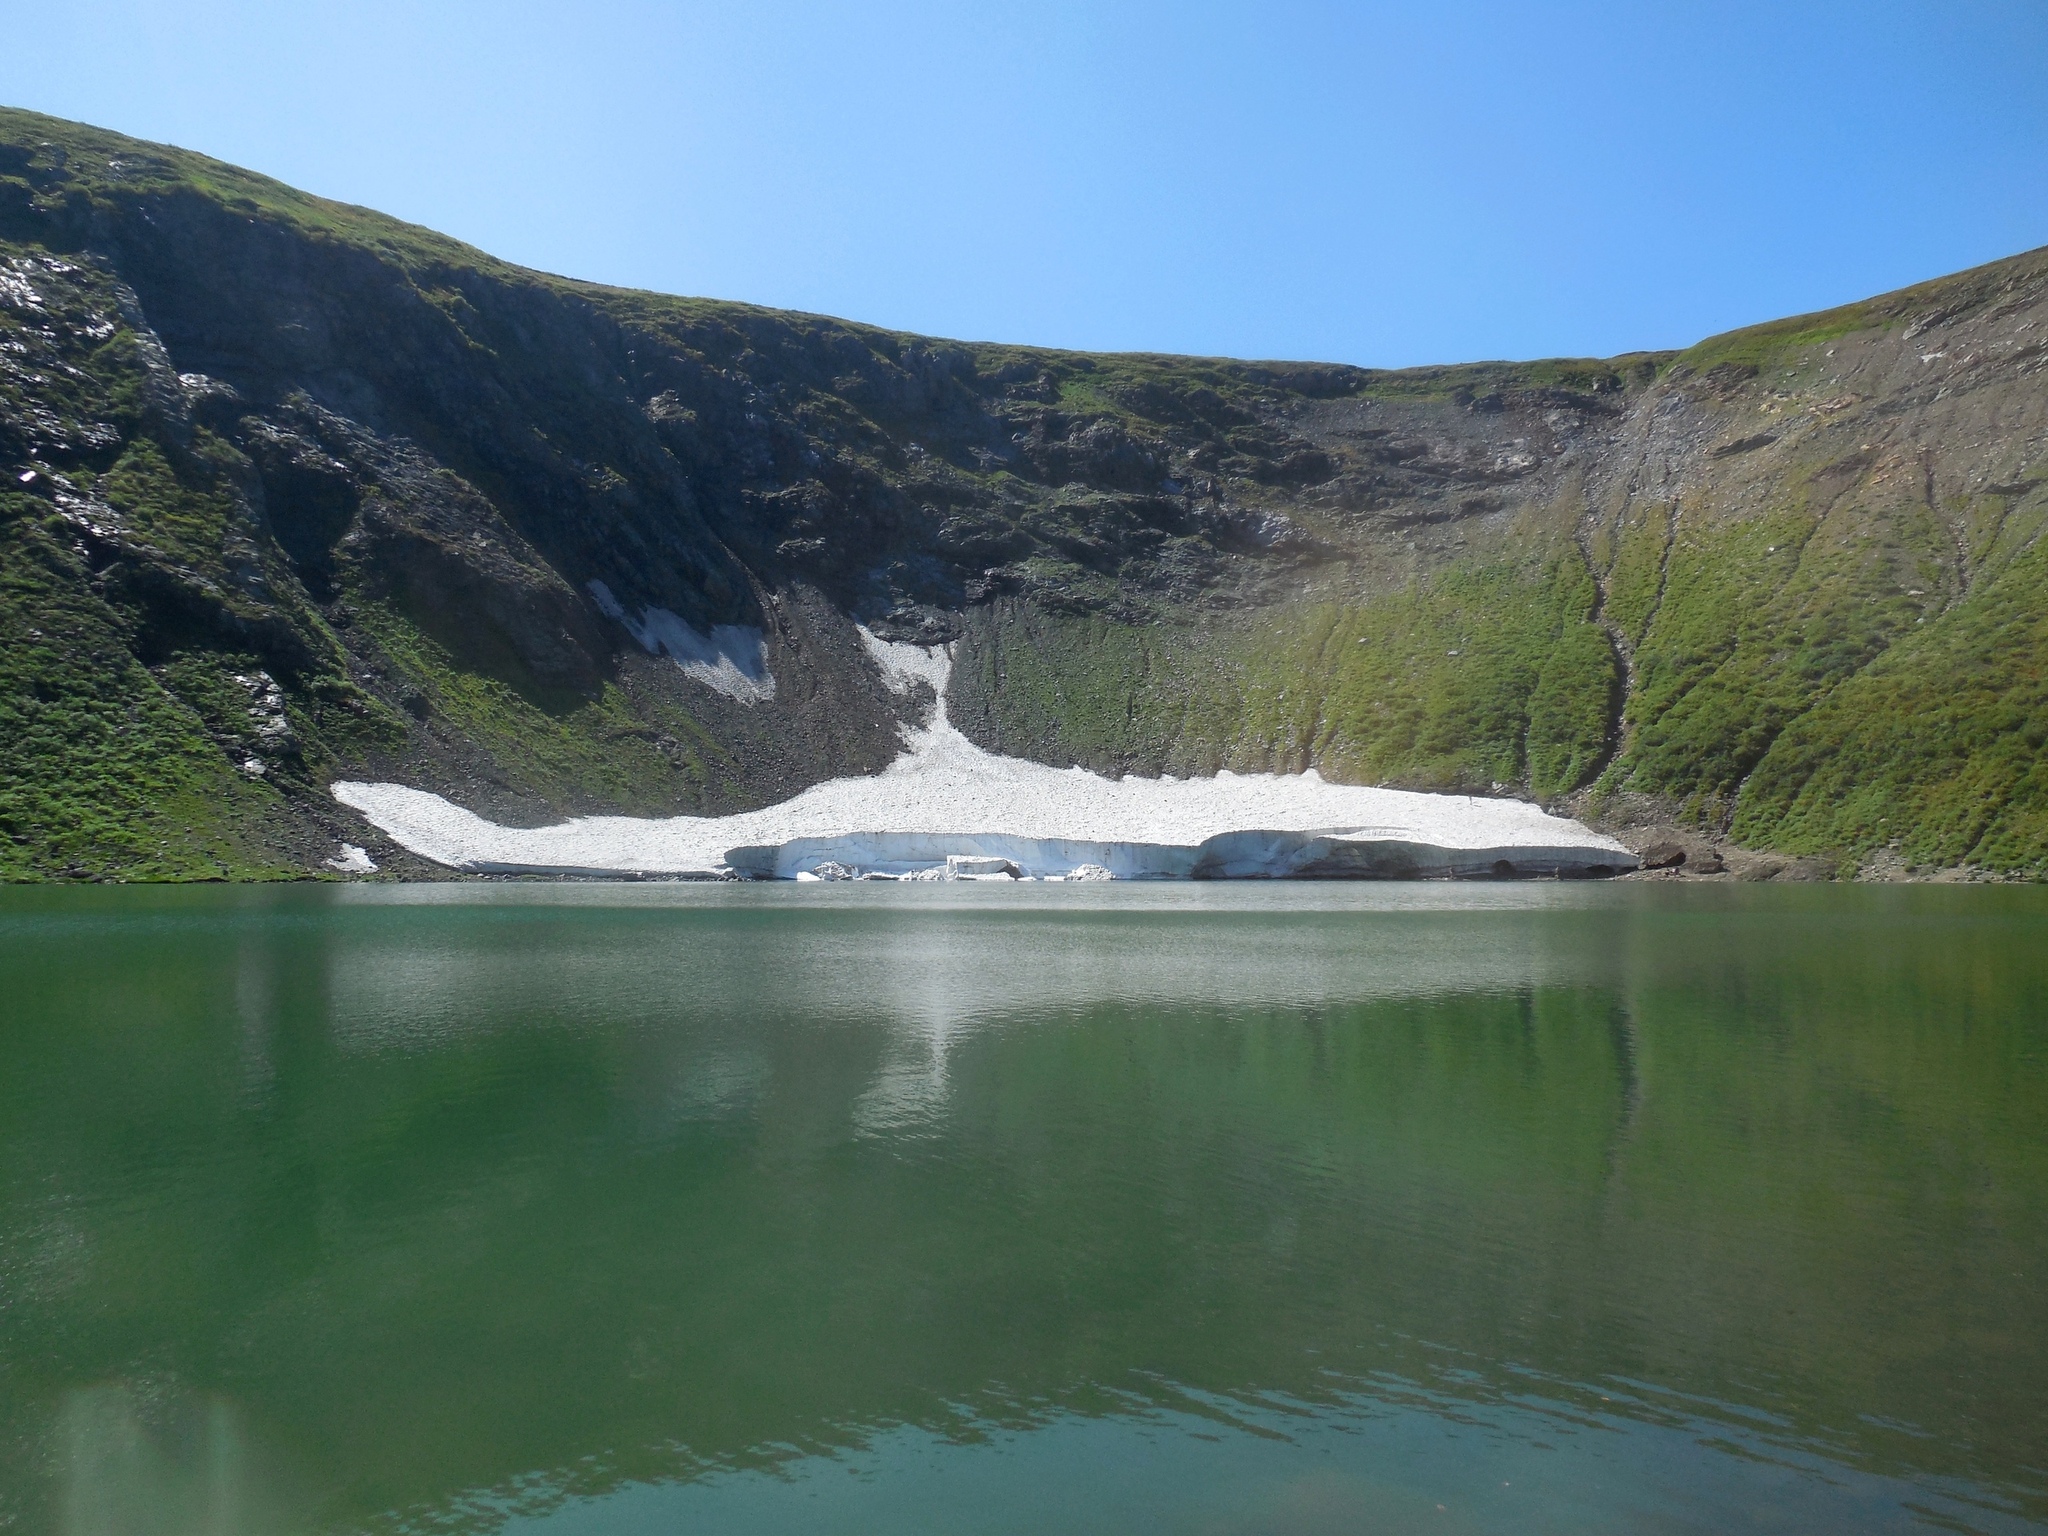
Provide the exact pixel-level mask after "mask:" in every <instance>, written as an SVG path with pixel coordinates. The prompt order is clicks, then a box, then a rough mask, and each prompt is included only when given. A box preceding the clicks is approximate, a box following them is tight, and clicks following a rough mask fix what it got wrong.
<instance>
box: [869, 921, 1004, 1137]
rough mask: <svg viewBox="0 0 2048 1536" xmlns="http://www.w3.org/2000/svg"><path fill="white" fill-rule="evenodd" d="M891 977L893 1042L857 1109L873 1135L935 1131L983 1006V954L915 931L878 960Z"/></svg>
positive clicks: (896, 938)
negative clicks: (964, 1036)
mask: <svg viewBox="0 0 2048 1536" xmlns="http://www.w3.org/2000/svg"><path fill="white" fill-rule="evenodd" d="M878 959H879V969H880V972H881V975H882V977H883V978H886V981H885V987H886V990H885V992H884V993H883V996H884V997H886V999H887V1001H888V1004H889V1015H890V1017H889V1025H888V1030H889V1038H888V1044H887V1045H886V1046H885V1047H884V1049H883V1053H882V1061H881V1065H880V1066H879V1067H878V1068H877V1069H876V1073H875V1081H874V1083H873V1084H872V1085H871V1086H870V1087H869V1088H868V1089H867V1091H866V1092H864V1093H863V1094H862V1095H861V1096H860V1098H859V1100H858V1101H856V1103H855V1104H854V1109H853V1121H854V1126H855V1129H856V1131H857V1132H858V1133H859V1134H862V1135H867V1136H892V1137H894V1136H903V1135H905V1134H912V1135H914V1134H917V1132H918V1131H919V1129H920V1128H932V1129H936V1126H937V1122H938V1120H939V1119H940V1117H941V1116H943V1115H944V1113H945V1110H946V1096H947V1070H946V1065H947V1064H946V1057H947V1052H948V1050H949V1049H950V1048H951V1046H952V1043H953V1041H954V1039H955V1038H956V1037H957V1036H958V1035H960V1034H961V1033H962V1032H963V1031H964V1030H965V1029H967V1028H968V1027H970V1023H971V1021H972V1020H973V1018H974V1017H975V1014H976V1012H977V1008H978V1006H979V1005H980V1004H983V1003H985V1001H986V994H985V993H984V991H983V988H982V982H981V977H980V975H979V971H980V961H981V955H980V953H979V951H978V949H976V948H974V947H969V948H967V949H965V950H964V951H963V949H962V947H961V946H960V945H959V944H957V943H954V942H951V941H950V940H949V939H948V938H947V937H945V936H942V935H935V934H932V933H930V932H923V933H920V932H917V931H915V930H913V931H911V932H908V933H903V934H900V935H892V936H891V938H890V940H889V942H887V943H886V944H885V946H884V948H883V952H882V954H881V955H880V956H879V957H878Z"/></svg>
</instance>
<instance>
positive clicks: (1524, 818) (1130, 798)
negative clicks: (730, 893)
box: [334, 632, 1636, 880]
mask: <svg viewBox="0 0 2048 1536" xmlns="http://www.w3.org/2000/svg"><path fill="white" fill-rule="evenodd" d="M862 642H863V644H864V645H866V646H867V648H868V652H869V654H870V655H871V656H872V657H874V658H875V661H876V664H877V665H878V666H879V667H881V668H882V670H883V676H884V679H885V681H888V682H889V686H891V687H892V688H899V687H900V689H901V690H902V691H906V692H907V691H908V689H909V688H910V686H911V684H912V683H913V682H915V681H925V682H929V683H931V684H932V687H933V691H934V693H935V694H936V696H937V698H936V702H935V704H934V705H933V708H932V711H931V714H930V717H929V718H928V720H927V722H926V723H925V725H924V726H923V727H922V728H918V729H909V730H906V731H905V733H904V751H903V755H902V756H901V757H899V758H897V759H896V761H895V762H893V763H891V764H890V765H889V766H888V767H887V768H885V769H883V770H882V772H880V773H878V774H874V775H872V776H870V777H867V778H848V779H833V780H830V781H828V782H826V783H824V784H818V785H814V786H813V787H812V788H810V789H807V790H805V791H804V792H803V793H802V794H800V795H798V796H796V797H795V798H794V799H791V800H786V801H784V802H782V803H781V804H780V805H772V806H769V807H767V808H765V809H763V810H758V811H746V812H742V813H740V814H739V815H735V816H677V817H673V818H671V819H668V820H664V821H650V820H641V819H638V818H634V817H626V816H586V817H579V818H578V819H576V820H574V821H567V822H562V823H560V824H558V825H556V826H552V827H535V828H531V829H526V828H517V827H501V826H498V825H496V824H494V823H492V822H488V821H485V820H484V819H483V818H482V817H480V816H476V815H474V814H472V813H471V812H469V811H466V810H464V809H462V808H461V807H460V806H456V805H451V804H449V802H447V801H446V800H443V799H442V798H441V797H440V796H438V795H432V794H428V793H426V792H425V791H423V790H417V789H407V788H405V787H404V786H403V785H398V784H364V783H352V782H340V783H337V784H335V785H334V796H335V798H336V799H337V800H339V801H341V802H342V803H343V804H344V805H348V806H351V807H353V808H354V809H356V810H358V811H360V812H361V813H362V814H363V815H364V816H365V817H366V818H368V820H369V821H370V823H371V824H372V825H374V826H376V827H377V828H379V829H380V830H382V831H383V832H385V833H387V834H388V835H389V836H391V837H392V838H393V839H394V840H395V841H396V842H397V843H398V844H399V845H400V846H402V847H405V848H408V849H410V850H412V851H413V852H414V853H417V854H420V855H421V856H423V857H425V858H429V859H433V860H434V861H436V862H437V863H441V864H446V865H449V866H451V867H452V868H456V869H461V870H468V871H471V872H473V873H480V874H490V873H499V874H510V873H553V874H580V875H600V876H601V875H652V876H670V877H692V876H694V877H697V878H732V877H734V876H739V877H743V878H755V879H784V880H787V879H793V878H797V877H800V876H809V877H811V878H815V879H848V878H870V879H872V878H895V879H935V878H936V879H945V878H953V879H977V878H978V879H989V878H993V879H997V880H1008V879H1012V878H1024V879H1039V880H1044V879H1070V878H1071V879H1083V880H1088V879H1094V880H1100V879H1103V878H1105V877H1108V878H1114V879H1120V880H1144V879H1233V878H1237V879H1249V878H1271V877H1278V876H1290V875H1296V876H1314V875H1330V876H1350V877H1379V878H1404V877H1405V878H1456V877H1483V876H1508V875H1582V874H1603V873H1605V874H1612V873H1614V872H1616V871H1619V870H1623V869H1632V868H1634V867H1635V863H1636V860H1635V856H1634V855H1633V854H1631V853H1629V852H1628V851H1627V850H1626V849H1625V848H1623V847H1622V846H1621V845H1620V844H1619V843H1617V842H1614V841H1613V840H1612V839H1610V838H1606V837H1602V836H1600V835H1599V834H1598V833H1595V832H1593V831H1591V830H1589V829H1588V828H1586V827H1583V826H1581V825H1579V824H1578V823H1577V822H1574V821H1567V820H1565V819H1563V818H1561V817H1556V816H1551V815H1548V814H1546V813H1545V812H1544V811H1542V810H1541V809H1539V808H1538V807H1536V806H1533V805H1529V804H1527V803H1525V802H1522V801H1518V800H1493V799H1481V798H1476V797H1473V796H1467V795H1429V794H1417V793H1414V792H1412V791H1407V790H1394V789H1368V788H1364V787H1361V786H1356V785H1346V784H1326V783H1324V782H1323V780H1322V778H1321V776H1320V775H1319V774H1316V773H1315V772H1313V771H1310V772H1308V773H1302V774H1270V773H1267V774H1218V775H1217V776H1216V777H1214V778H1202V779H1187V780H1182V781H1175V780H1172V779H1163V778H1162V779H1141V778H1135V777H1129V776H1126V777H1124V778H1121V779H1106V778H1103V777H1101V776H1100V775H1098V774H1093V773H1088V772H1085V771H1083V770H1080V769H1060V768H1050V767H1047V766H1046V765H1044V764H1042V763H1033V762H1026V761H1024V760H1023V759H1021V758H1014V757H999V756H997V755H995V754H994V753H990V752H985V751H983V750H982V749H981V748H980V747H977V746H976V745H974V743H973V742H971V741H969V740H968V739H967V738H966V737H964V736H962V735H961V734H960V733H959V732H958V731H957V730H955V729H954V728H953V726H952V724H951V722H950V721H948V720H947V718H946V682H947V674H948V671H949V669H950V666H951V656H950V653H949V652H948V651H947V649H946V648H944V647H931V648H925V647H919V646H914V645H906V644H901V643H896V642H890V641H883V640H878V639H876V638H874V637H873V636H870V635H867V634H866V633H865V632H863V635H862ZM999 867H1001V868H1002V872H1001V873H991V874H982V873H980V871H982V870H990V871H994V870H996V869H997V868H999ZM1009 868H1014V869H1015V870H1016V875H1015V876H1012V875H1011V874H1010V873H1009V872H1008V870H1009Z"/></svg>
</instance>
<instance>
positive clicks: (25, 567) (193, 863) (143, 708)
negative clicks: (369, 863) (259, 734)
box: [0, 495, 298, 880]
mask: <svg viewBox="0 0 2048 1536" xmlns="http://www.w3.org/2000/svg"><path fill="white" fill-rule="evenodd" d="M47 510H48V508H47V505H46V504H45V503H43V502H41V501H38V500H35V499H34V498H31V497H27V496H19V495H0V879H12V880H20V879H35V878H38V877H42V876H45V875H49V874H56V873H66V874H71V875H74V876H84V877H93V876H109V877H118V878H122V879H129V880H192V879H214V878H226V877H234V878H245V879H246V878H256V879H262V878H277V877H280V876H289V875H293V874H296V873H298V871H296V870H293V869H288V868H286V867H284V866H282V865H281V864H280V863H279V862H278V861H277V859H276V858H275V856H274V855H271V854H270V853H268V852H267V851H266V850H264V849H263V848H262V847H261V846H260V845H258V844H252V842H251V841H250V840H249V839H248V838H247V837H246V836H245V835H244V830H243V829H244V828H246V827H249V826H252V825H259V824H261V823H262V822H263V821H264V820H265V819H267V818H271V817H273V816H274V815H275V814H276V811H277V806H276V802H277V800H278V798H279V797H278V793H277V791H276V790H274V789H272V788H270V787H269V786H268V785H264V784H257V783H250V782H248V781H247V780H245V779H243V778H242V776H241V775H240V774H238V773H236V772H235V771H234V768H233V766H232V765H231V764H230V763H229V761H228V758H227V756H226V754H225V753H224V752H223V751H222V750H221V748H220V747H219V746H217V745H215V744H214V742H213V741H212V740H210V739H209V737H208V735H207V732H206V729H205V727H204V725H203V723H202V722H201V720H200V719H199V717H198V716H197V715H196V714H195V713H194V712H193V711H192V710H191V709H190V708H188V707H187V706H186V705H185V704H183V703H182V702H180V701H179V700H178V699H177V698H176V697H174V696H173V695H171V694H170V693H168V692H166V691H165V690H164V688H163V687H161V686H160V685H159V684H158V682H157V680H156V678H154V677H152V676H151V675H150V673H149V672H148V670H147V669H145V668H144V667H143V666H142V665H141V664H140V663H139V662H137V661H136V660H135V658H134V657H133V656H132V655H131V654H130V653H129V651H128V649H127V644H126V641H125V638H124V636H123V634H122V633H121V625H120V621H119V619H118V616H117V615H116V614H115V613H114V612H113V611H112V610H111V609H109V608H108V607H107V606H106V605H105V604H104V603H103V602H101V601H100V600H99V599H98V598H97V597H95V596H93V595H92V594H91V593H90V591H89V589H88V588H87V587H86V585H85V580H84V575H85V573H84V571H83V570H82V569H81V568H80V567H79V565H78V563H77V561H76V559H75V557H74V556H73V554H72V552H71V551H70V550H69V549H68V548H66V547H65V545H64V543H63V542H62V541H61V539H60V537H59V536H58V535H57V533H56V532H55V531H53V530H52V529H49V528H46V527H45V526H44V525H43V523H42V518H43V516H44V514H45V513H46V512H47ZM59 527H61V525H59Z"/></svg>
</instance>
